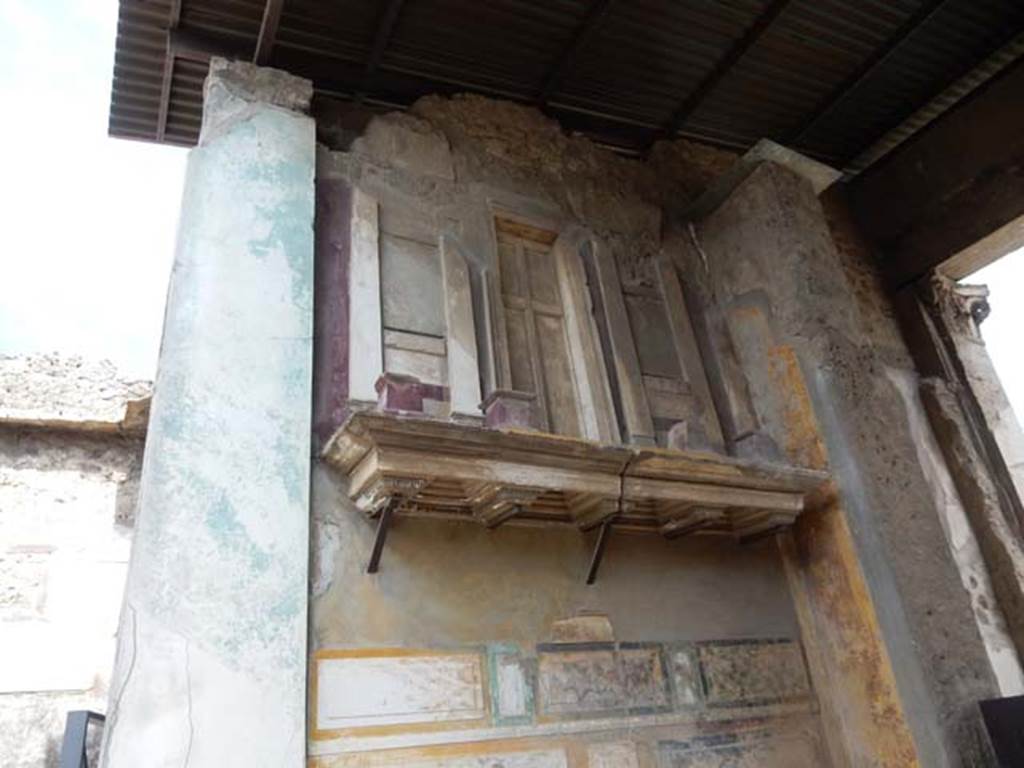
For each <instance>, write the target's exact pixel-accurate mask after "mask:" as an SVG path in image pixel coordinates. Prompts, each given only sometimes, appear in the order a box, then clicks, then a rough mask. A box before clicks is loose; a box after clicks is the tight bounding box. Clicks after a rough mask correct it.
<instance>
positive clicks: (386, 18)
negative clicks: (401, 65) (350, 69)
mask: <svg viewBox="0 0 1024 768" xmlns="http://www.w3.org/2000/svg"><path fill="white" fill-rule="evenodd" d="M404 3H405V0H388V3H387V5H385V6H384V10H383V12H382V13H381V15H380V19H379V20H378V22H377V29H376V31H375V32H374V33H373V43H372V45H371V46H370V55H369V56H367V57H366V66H365V67H364V69H363V81H362V85H361V86H360V88H359V91H358V92H357V93H356V95H355V102H356V103H357V104H359V103H361V102H362V100H363V99H364V98H365V97H366V91H367V90H368V89H369V87H370V81H371V80H372V78H373V75H374V73H375V72H376V71H377V69H378V68H379V67H380V62H381V60H382V59H383V58H384V52H385V51H386V50H387V48H388V43H390V42H391V36H392V34H394V31H395V23H396V22H397V21H398V14H399V13H401V11H402V5H403V4H404Z"/></svg>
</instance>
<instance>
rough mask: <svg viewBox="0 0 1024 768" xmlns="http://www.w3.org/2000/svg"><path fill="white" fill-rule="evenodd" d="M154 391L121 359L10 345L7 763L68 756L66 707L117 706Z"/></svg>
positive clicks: (0, 632) (1, 693) (3, 385)
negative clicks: (121, 374)
mask: <svg viewBox="0 0 1024 768" xmlns="http://www.w3.org/2000/svg"><path fill="white" fill-rule="evenodd" d="M148 396H149V385H148V384H147V383H146V382H139V381H130V382H129V381H124V380H122V379H119V378H118V377H117V374H116V371H115V370H114V368H113V367H112V366H110V365H109V364H103V363H101V364H93V363H86V362H83V361H81V360H77V359H62V358H58V357H30V358H11V357H0V764H3V765H4V766H10V768H39V767H40V766H56V765H57V758H58V756H59V752H60V743H61V738H62V736H63V732H64V720H65V716H66V713H67V712H68V711H69V710H75V709H91V710H94V711H98V712H101V713H102V712H104V711H105V709H106V695H107V684H108V680H109V676H110V668H111V664H112V662H113V655H114V639H115V631H116V627H117V619H118V611H119V609H120V605H121V594H122V591H123V582H124V577H125V570H126V568H127V562H128V553H129V549H130V546H131V534H132V525H133V522H134V511H135V501H136V495H137V490H138V476H139V471H140V468H141V463H142V445H143V438H144V429H145V416H144V414H145V411H146V404H147V402H148ZM91 730H92V731H93V732H92V733H91V734H90V744H91V755H90V764H94V760H95V758H96V756H97V755H96V753H97V750H98V746H99V730H98V729H91Z"/></svg>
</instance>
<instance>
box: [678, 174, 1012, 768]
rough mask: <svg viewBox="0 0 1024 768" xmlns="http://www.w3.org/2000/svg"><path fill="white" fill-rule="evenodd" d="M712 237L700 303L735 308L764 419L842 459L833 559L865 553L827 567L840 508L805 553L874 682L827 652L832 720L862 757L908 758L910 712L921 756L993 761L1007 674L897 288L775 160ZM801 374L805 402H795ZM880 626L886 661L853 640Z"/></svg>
mask: <svg viewBox="0 0 1024 768" xmlns="http://www.w3.org/2000/svg"><path fill="white" fill-rule="evenodd" d="M697 238H698V241H699V243H700V245H701V248H702V250H703V252H704V258H703V259H702V258H701V257H700V255H699V254H697V253H693V252H691V253H690V258H689V260H688V265H689V269H690V270H691V271H692V272H693V273H694V274H695V275H697V276H700V278H701V280H700V282H699V286H700V290H701V292H702V294H703V297H702V301H701V305H702V306H704V307H718V308H719V310H720V311H722V312H723V313H724V314H725V318H726V323H727V324H728V327H729V331H730V336H731V338H732V340H733V342H734V344H735V345H736V351H737V354H738V356H739V358H740V361H741V363H742V364H743V365H742V367H743V369H744V373H745V375H746V378H747V381H748V384H749V391H750V392H751V395H752V397H753V400H754V405H755V410H756V411H757V415H758V418H759V419H760V420H761V421H762V423H764V424H765V425H766V426H767V427H768V429H769V431H770V433H771V434H772V435H773V436H774V437H775V439H776V442H778V443H779V445H781V446H783V447H784V449H785V450H786V451H787V453H788V454H789V455H790V456H791V457H796V456H801V455H803V456H807V457H808V458H810V457H811V456H813V455H814V454H818V457H819V458H818V459H817V461H825V460H827V461H828V462H829V465H830V466H831V468H832V471H833V473H834V479H835V481H836V483H837V487H838V490H839V497H838V498H839V504H840V507H839V517H837V518H836V519H835V524H834V525H833V526H832V529H833V532H840V537H839V539H838V540H837V544H838V548H837V549H835V550H833V552H832V558H833V563H835V562H844V561H846V562H850V564H851V567H852V568H853V570H852V571H851V573H850V574H843V572H842V571H841V570H836V569H834V567H833V573H832V574H826V573H819V574H818V575H817V576H815V575H814V565H813V563H815V562H816V561H817V560H818V558H819V557H820V556H821V555H822V554H823V553H824V552H825V551H826V550H824V549H823V548H822V546H821V543H822V541H823V540H826V539H825V536H826V532H827V531H828V530H829V528H828V526H826V527H825V528H824V529H821V526H822V525H824V521H825V520H827V517H822V518H815V517H814V516H808V517H807V518H806V519H804V520H802V521H801V522H800V524H798V525H797V527H796V530H795V534H794V536H795V549H794V550H793V555H792V556H794V557H795V558H797V559H796V561H795V563H794V564H793V565H794V568H795V572H796V574H797V575H798V577H799V579H800V581H802V582H803V583H804V584H803V586H804V589H805V593H804V597H805V599H807V600H808V603H809V605H808V606H806V614H804V615H806V618H807V620H808V621H809V622H810V625H811V626H810V627H808V629H810V628H812V627H813V628H815V629H816V630H817V631H818V632H819V634H821V635H823V638H822V639H823V641H824V642H826V645H827V643H828V640H827V638H828V636H829V635H830V634H832V633H835V632H837V631H838V634H836V635H835V636H834V637H835V640H841V639H843V638H845V640H844V642H845V644H846V646H847V649H843V647H842V645H841V644H840V645H837V646H836V647H834V648H833V650H832V658H836V657H837V656H838V658H839V659H843V658H846V659H847V660H848V663H851V664H855V665H856V666H855V667H854V668H856V669H858V672H857V676H858V677H860V679H861V681H867V680H872V681H873V682H872V686H873V689H869V690H868V691H867V693H869V694H870V696H869V697H862V698H860V699H859V703H858V697H856V696H851V695H850V693H851V692H852V691H855V690H856V685H857V683H856V681H855V679H851V677H848V676H845V673H842V672H841V670H843V666H839V667H838V668H836V667H833V669H832V670H826V669H825V665H824V664H823V665H822V670H821V671H822V672H824V673H825V674H826V675H828V677H825V678H824V679H823V680H822V682H821V685H820V686H819V693H820V695H821V697H822V704H823V714H824V715H825V716H826V718H827V719H833V721H834V722H835V723H836V725H837V728H834V729H831V730H833V731H834V732H836V733H839V734H843V735H844V736H846V737H847V738H854V737H855V735H856V734H858V733H860V734H861V742H860V743H859V744H857V743H850V744H848V752H849V754H852V755H858V756H859V757H858V758H856V759H855V763H856V761H857V760H867V759H868V757H869V756H870V750H872V749H880V751H881V754H882V755H884V756H885V759H886V762H885V764H887V765H902V764H906V761H907V760H908V759H910V755H909V753H907V752H906V747H902V746H900V741H899V739H898V738H897V737H896V736H897V730H896V729H895V728H894V723H898V722H899V720H898V717H899V713H900V711H901V710H902V713H903V716H904V717H905V718H906V724H907V726H909V729H910V733H911V734H912V735H913V737H914V743H915V745H916V748H917V756H918V759H919V760H920V761H921V763H922V764H924V765H929V766H931V765H936V766H938V765H961V764H982V763H979V762H978V761H984V760H985V759H986V755H985V754H984V749H983V746H982V744H981V742H982V741H983V740H982V739H981V738H979V734H978V728H979V722H978V719H977V710H976V709H975V708H974V706H973V702H975V701H976V700H977V699H979V698H985V697H987V696H993V695H997V694H998V691H999V688H998V685H997V683H996V678H995V675H994V673H993V671H992V667H991V665H990V661H989V658H988V655H987V651H986V646H985V642H984V641H983V638H982V636H981V633H980V630H979V626H978V623H977V622H976V620H975V616H974V611H973V608H972V601H971V596H970V595H969V594H968V592H967V590H965V588H964V584H963V582H962V581H961V578H960V573H959V570H958V567H957V563H956V561H955V559H954V556H953V553H952V551H951V544H950V542H949V541H948V540H947V538H946V534H945V531H944V528H943V518H942V515H941V514H940V510H939V509H938V508H937V506H936V497H935V494H934V492H933V486H932V484H931V482H930V478H929V477H928V476H927V474H926V470H925V468H923V467H922V463H921V458H920V456H919V454H918V445H917V442H916V441H915V437H914V435H915V433H914V430H913V429H912V424H911V419H912V417H913V413H912V412H910V411H908V407H909V406H908V404H907V403H905V402H904V399H903V397H902V396H901V393H900V390H899V388H898V387H897V385H896V384H895V383H894V380H893V377H892V374H891V370H892V369H894V368H901V369H902V370H905V371H908V372H909V375H911V376H912V375H913V374H912V366H911V365H910V363H909V360H908V357H907V355H906V353H905V351H904V349H903V348H902V344H901V343H900V342H899V340H898V338H897V337H896V335H895V333H894V332H893V328H892V325H891V323H890V322H889V321H888V320H887V318H886V310H885V308H884V300H882V299H881V298H880V295H879V294H878V293H876V292H875V291H873V289H872V287H871V283H870V276H869V275H865V274H864V270H863V268H859V269H858V268H857V267H856V266H854V265H852V264H849V263H846V264H844V260H846V259H849V258H850V257H851V253H850V251H849V250H848V248H846V249H844V250H845V253H844V254H843V255H842V256H840V254H839V253H838V252H837V250H836V245H835V243H834V241H833V239H832V236H831V233H830V231H829V229H828V228H827V226H826V219H825V217H824V216H823V213H822V210H821V207H820V205H819V203H818V201H817V200H816V199H815V198H814V196H813V193H812V192H811V190H810V188H809V187H808V186H806V185H805V182H803V181H802V180H800V179H799V178H798V177H796V176H794V175H793V174H791V173H789V172H788V171H786V170H784V169H781V168H778V167H775V166H771V165H766V166H763V167H762V168H761V169H759V170H758V171H756V172H755V173H754V174H752V175H751V176H750V177H748V179H747V180H746V181H745V182H744V183H742V184H741V185H740V186H739V187H738V188H737V189H736V190H735V191H734V193H733V194H732V195H731V196H730V198H729V199H728V200H727V201H726V202H725V203H724V204H723V205H722V206H721V207H720V208H719V209H718V210H717V211H716V212H714V213H713V214H711V215H709V216H708V217H707V218H706V219H705V220H704V221H702V222H701V223H700V224H699V226H698V227H697ZM844 245H847V246H848V245H849V242H847V243H844ZM703 264H707V265H709V266H708V267H707V268H705V267H704V266H703ZM705 276H706V277H705ZM851 277H852V278H854V280H855V282H854V283H853V285H852V286H851V282H850V278H851ZM853 286H855V288H854V287H853ZM745 357H746V358H749V361H750V362H745V361H744V358H745ZM801 381H806V395H805V401H806V404H805V405H803V406H800V407H797V406H796V405H787V401H790V400H791V399H792V397H793V394H794V393H795V392H798V391H799V389H800V387H802V386H803V385H802V384H801V385H800V386H799V387H798V386H796V385H797V383H798V382H801ZM917 409H918V410H919V405H918V406H917ZM815 443H817V444H815ZM826 456H827V459H826ZM823 514H825V515H829V514H832V515H835V512H825V513H823ZM837 526H838V527H837ZM843 531H845V533H843ZM844 540H845V543H844ZM844 548H850V549H849V550H848V551H845V552H844ZM853 561H855V562H856V563H857V566H852V562H853ZM821 565H822V566H823V567H824V566H825V565H826V564H825V562H822V563H821ZM850 578H853V580H854V581H853V583H851V582H849V581H848V580H849V579H850ZM861 578H863V580H864V586H866V588H867V592H866V594H865V595H864V598H866V600H867V602H864V603H862V604H861V609H860V610H858V611H857V612H855V613H853V614H850V615H846V616H844V615H843V612H844V610H846V609H845V608H840V607H839V606H837V605H836V604H835V599H836V594H837V592H838V593H839V594H842V592H843V591H844V590H847V589H852V590H853V592H852V594H856V593H857V592H859V588H857V587H856V583H855V582H857V581H858V580H859V579H861ZM844 580H847V583H846V586H843V581H844ZM798 583H799V582H798ZM798 602H799V601H798ZM848 604H852V603H848ZM801 611H802V614H803V611H804V609H803V608H802V607H801ZM874 617H877V627H875V626H873V625H874V622H875V618H874ZM858 624H859V628H858ZM879 634H880V637H881V638H882V639H883V641H884V650H883V649H874V650H871V651H870V653H871V654H874V655H875V657H874V658H872V657H871V656H864V655H863V654H857V655H854V656H849V655H848V654H849V653H850V650H852V649H853V648H858V647H861V648H862V649H864V650H867V649H871V646H872V642H873V640H872V638H873V636H874V637H878V636H879ZM861 644H863V645H861ZM809 645H811V646H813V643H810V642H809ZM879 651H881V653H882V655H881V656H878V655H877V654H878V652H879ZM886 656H887V657H888V658H886ZM812 657H813V654H812ZM890 664H891V670H892V671H891V674H892V676H893V677H892V679H893V680H894V681H895V690H893V689H892V688H891V687H890V686H891V682H890V681H889V672H888V668H889V666H890ZM815 666H816V665H815V663H814V661H813V658H812V669H813V668H814V667H815ZM836 671H840V672H841V673H840V675H839V676H838V677H831V675H832V674H834V673H835V672H836ZM830 678H831V679H830ZM826 681H828V682H826ZM897 692H898V698H897V696H896V694H897ZM865 704H870V705H872V706H874V707H877V709H876V710H875V711H870V710H865V709H864V705H865ZM830 710H831V711H830Z"/></svg>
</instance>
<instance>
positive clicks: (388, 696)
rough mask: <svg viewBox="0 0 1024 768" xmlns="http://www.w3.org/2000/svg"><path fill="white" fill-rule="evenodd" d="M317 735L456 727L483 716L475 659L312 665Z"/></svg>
mask: <svg viewBox="0 0 1024 768" xmlns="http://www.w3.org/2000/svg"><path fill="white" fill-rule="evenodd" d="M316 674H317V681H316V682H317V692H316V713H317V729H318V730H321V731H322V730H334V729H343V728H365V727H370V726H382V725H401V724H415V723H439V722H461V721H466V720H480V719H482V718H484V717H485V716H486V714H487V706H486V703H485V702H486V695H485V691H484V682H483V681H484V677H483V658H482V657H481V655H480V654H477V653H451V654H402V655H380V656H365V655H353V656H338V657H327V658H320V659H318V660H317V671H316Z"/></svg>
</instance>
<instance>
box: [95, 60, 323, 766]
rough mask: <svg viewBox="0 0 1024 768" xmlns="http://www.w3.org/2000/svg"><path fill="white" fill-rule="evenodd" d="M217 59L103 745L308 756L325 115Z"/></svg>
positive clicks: (155, 760) (289, 760)
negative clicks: (316, 261) (315, 334)
mask: <svg viewBox="0 0 1024 768" xmlns="http://www.w3.org/2000/svg"><path fill="white" fill-rule="evenodd" d="M311 95H312V87H311V84H310V83H309V82H308V81H305V80H300V79H298V78H294V77H292V76H290V75H287V74H286V73H283V72H279V71H274V70H269V69H260V68H257V67H254V66H252V65H248V64H242V63H228V62H226V61H223V60H217V59H215V60H214V61H213V62H212V63H211V70H210V75H209V77H208V79H207V83H206V96H205V112H204V117H203V130H202V136H201V138H200V142H199V146H198V147H197V148H196V149H195V150H193V152H192V154H191V155H190V157H189V164H188V173H187V177H186V182H185V194H184V198H183V202H182V209H181V219H180V224H179V233H178V246H177V251H176V255H175V262H174V270H173V274H172V277H171V285H170V290H169V293H168V301H167V312H166V317H165V323H164V332H163V342H162V346H161V351H160V361H159V368H158V372H157V382H156V394H155V398H154V402H153V409H152V416H151V421H150V432H149V439H148V441H147V444H146V456H145V464H144V468H143V473H142V482H141V499H140V509H139V513H138V522H137V525H136V533H135V543H134V549H133V552H132V562H131V565H130V568H129V575H128V582H127V586H126V592H125V603H124V609H123V614H122V623H121V630H120V635H119V646H118V655H117V660H116V663H115V674H114V684H113V686H112V690H111V695H110V703H109V707H108V719H107V729H106V743H105V747H104V756H103V764H104V765H105V766H109V767H110V768H127V767H128V766H140V765H147V766H165V765H167V766H171V765H173V766H180V765H189V766H192V767H193V768H195V767H196V766H221V765H251V766H262V765H274V766H295V767H296V768H297V767H298V766H300V765H302V764H303V762H304V759H305V705H306V683H305V681H306V609H307V559H308V542H309V522H308V521H309V467H310V413H311V379H312V374H311V369H312V321H313V212H314V167H315V130H314V122H313V120H312V118H310V117H308V116H307V115H306V114H304V112H305V110H306V109H307V108H308V104H309V99H310V97H311Z"/></svg>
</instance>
